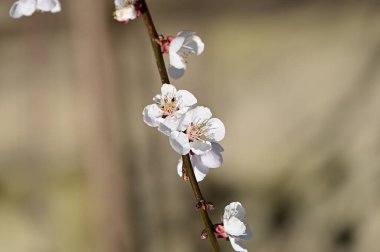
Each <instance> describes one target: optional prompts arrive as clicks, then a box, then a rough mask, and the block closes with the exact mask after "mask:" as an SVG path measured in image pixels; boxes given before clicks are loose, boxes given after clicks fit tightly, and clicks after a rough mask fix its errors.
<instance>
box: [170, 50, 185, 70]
mask: <svg viewBox="0 0 380 252" xmlns="http://www.w3.org/2000/svg"><path fill="white" fill-rule="evenodd" d="M169 63H170V66H173V67H174V68H178V69H186V61H185V59H184V58H182V56H180V55H179V54H177V53H176V52H175V53H169Z"/></svg>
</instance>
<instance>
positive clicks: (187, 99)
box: [177, 90, 197, 109]
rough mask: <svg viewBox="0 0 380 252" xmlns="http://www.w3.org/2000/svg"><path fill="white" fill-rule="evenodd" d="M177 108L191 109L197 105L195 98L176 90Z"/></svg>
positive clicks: (188, 93) (186, 92)
mask: <svg viewBox="0 0 380 252" xmlns="http://www.w3.org/2000/svg"><path fill="white" fill-rule="evenodd" d="M177 96H178V99H179V108H180V109H181V108H184V107H191V106H194V105H195V104H196V103H197V98H195V96H194V95H193V94H192V93H190V92H189V91H187V90H178V92H177Z"/></svg>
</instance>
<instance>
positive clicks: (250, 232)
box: [239, 226, 252, 240]
mask: <svg viewBox="0 0 380 252" xmlns="http://www.w3.org/2000/svg"><path fill="white" fill-rule="evenodd" d="M245 227H246V230H245V233H246V234H245V235H240V236H239V239H241V240H248V239H251V238H252V231H251V230H250V229H249V227H248V226H245Z"/></svg>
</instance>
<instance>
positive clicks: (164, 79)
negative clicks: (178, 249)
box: [141, 0, 220, 252]
mask: <svg viewBox="0 0 380 252" xmlns="http://www.w3.org/2000/svg"><path fill="white" fill-rule="evenodd" d="M141 13H142V17H143V19H144V22H145V26H146V28H147V30H148V34H149V38H150V42H151V43H152V47H153V52H154V56H155V58H156V64H157V68H158V72H159V74H160V77H161V83H162V84H165V83H167V84H169V83H170V81H169V76H168V73H167V71H166V66H165V62H164V58H163V57H162V52H161V46H160V45H159V44H157V42H156V39H158V33H157V30H156V28H155V26H154V23H153V19H152V16H151V15H150V12H149V9H148V6H147V4H146V2H145V1H144V0H143V1H142V10H141ZM182 160H183V165H184V167H185V171H186V174H187V175H188V176H189V180H190V184H191V188H192V190H193V193H194V197H195V199H196V200H197V202H198V203H199V202H206V201H205V199H204V198H203V196H202V192H201V189H200V188H199V185H198V182H197V179H196V177H195V174H194V170H193V166H192V164H191V161H190V155H189V154H187V155H183V156H182ZM199 212H200V214H201V216H202V220H203V223H204V226H205V228H206V230H207V235H208V238H209V240H210V243H211V246H212V249H213V251H214V252H219V251H220V249H219V244H218V242H217V240H216V237H215V234H214V230H213V227H212V226H213V224H212V222H211V220H210V217H209V215H208V213H207V210H206V209H203V208H200V209H199Z"/></svg>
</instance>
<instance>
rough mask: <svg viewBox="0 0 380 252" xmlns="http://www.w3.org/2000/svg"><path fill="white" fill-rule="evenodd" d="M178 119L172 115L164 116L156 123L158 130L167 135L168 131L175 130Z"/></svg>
mask: <svg viewBox="0 0 380 252" xmlns="http://www.w3.org/2000/svg"><path fill="white" fill-rule="evenodd" d="M179 123H180V121H179V120H178V119H177V118H176V117H174V116H168V117H166V118H165V119H164V120H163V121H162V122H160V123H159V125H158V130H159V131H161V132H162V133H164V134H165V135H167V136H169V135H170V133H172V132H173V131H175V130H177V128H178V125H179Z"/></svg>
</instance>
